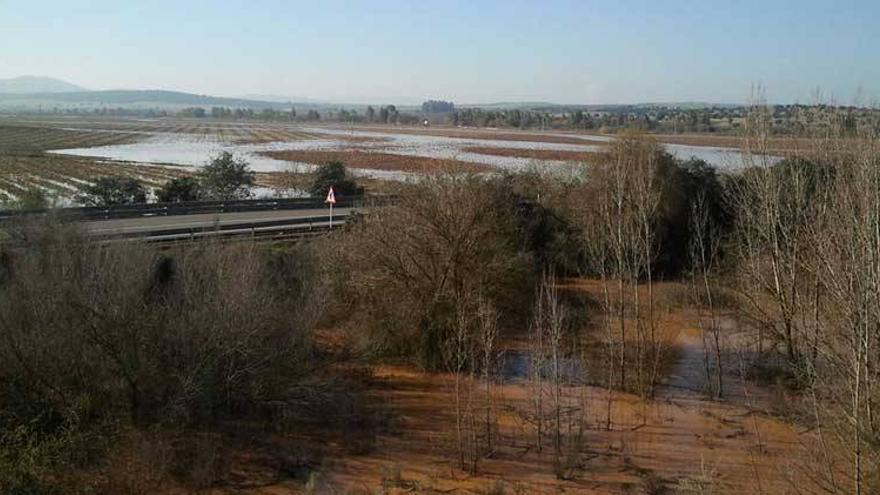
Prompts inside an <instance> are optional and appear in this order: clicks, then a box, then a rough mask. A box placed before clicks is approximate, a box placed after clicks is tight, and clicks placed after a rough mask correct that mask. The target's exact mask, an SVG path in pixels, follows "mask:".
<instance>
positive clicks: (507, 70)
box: [0, 0, 880, 103]
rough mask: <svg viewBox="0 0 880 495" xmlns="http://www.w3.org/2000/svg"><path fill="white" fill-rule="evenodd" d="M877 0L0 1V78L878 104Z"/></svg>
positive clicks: (233, 91) (406, 93)
mask: <svg viewBox="0 0 880 495" xmlns="http://www.w3.org/2000/svg"><path fill="white" fill-rule="evenodd" d="M878 20H880V0H740V1H735V0H728V1H725V0H692V1H684V0H629V1H628V0H619V1H609V0H604V1H593V0H533V1H518V0H463V1H459V0H442V1H440V0H411V1H391V0H385V1H378V0H375V1H342V0H336V1H334V0H309V1H285V0H250V1H243V0H241V1H238V0H225V1H219V0H217V1H210V2H209V1H190V0H176V1H165V0H156V1H151V0H139V1H128V0H92V1H77V0H58V1H40V0H0V78H4V77H14V76H18V75H45V76H53V77H59V78H62V79H66V80H69V81H70V82H73V83H76V84H80V85H83V86H86V87H88V88H91V89H110V88H126V89H127V88H149V89H154V88H161V89H174V90H182V91H191V92H197V93H207V94H215V95H245V94H277V95H287V96H300V97H309V98H316V99H323V100H333V101H346V102H374V103H382V102H391V103H406V102H416V101H421V100H422V99H425V98H445V99H452V100H454V101H456V102H459V103H469V102H470V103H475V102H484V103H485V102H495V101H514V100H516V101H522V100H528V101H536V100H540V101H555V102H560V103H635V102H649V101H650V102H654V101H709V102H743V101H744V100H745V99H747V97H748V95H749V92H750V87H751V86H752V84H753V83H760V84H761V85H763V86H764V87H765V88H766V93H767V98H768V100H770V101H773V102H794V101H799V102H810V101H812V95H813V94H814V92H815V89H816V88H817V87H818V88H821V90H822V92H823V94H824V95H825V97H833V98H834V99H835V100H837V101H838V102H842V103H850V102H853V101H854V99H855V98H856V97H857V94H859V92H861V95H862V98H861V99H862V103H871V102H872V101H874V100H876V99H878V98H880V30H878V24H877V23H878Z"/></svg>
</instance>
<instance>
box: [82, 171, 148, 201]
mask: <svg viewBox="0 0 880 495" xmlns="http://www.w3.org/2000/svg"><path fill="white" fill-rule="evenodd" d="M78 199H79V201H81V202H82V203H83V204H85V205H90V206H111V205H125V204H132V203H145V202H146V201H147V191H146V189H144V186H143V185H141V183H140V182H138V181H137V180H136V179H133V178H131V177H118V176H110V177H99V178H98V179H95V182H94V183H92V184H88V185H86V186H83V187H82V189H81V191H80V195H79V196H78Z"/></svg>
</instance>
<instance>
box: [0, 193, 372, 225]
mask: <svg viewBox="0 0 880 495" xmlns="http://www.w3.org/2000/svg"><path fill="white" fill-rule="evenodd" d="M376 199H378V198H376ZM364 200H365V198H364V197H363V196H352V197H348V198H339V199H338V201H337V203H336V207H337V208H355V207H359V206H361V205H363V203H364ZM326 207H327V205H326V204H324V202H323V200H321V199H317V198H275V199H246V200H233V201H185V202H180V203H145V204H133V205H113V206H106V207H105V206H85V207H75V208H59V209H58V210H55V212H56V213H58V214H60V215H61V216H65V217H71V218H76V219H79V220H114V219H124V218H140V217H154V216H172V215H197V214H200V213H234V212H247V211H271V210H309V209H322V208H326ZM40 213H45V212H35V211H16V210H3V211H0V221H2V220H9V219H13V218H20V217H22V216H27V215H33V214H40Z"/></svg>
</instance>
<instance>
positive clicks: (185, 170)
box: [0, 116, 789, 204]
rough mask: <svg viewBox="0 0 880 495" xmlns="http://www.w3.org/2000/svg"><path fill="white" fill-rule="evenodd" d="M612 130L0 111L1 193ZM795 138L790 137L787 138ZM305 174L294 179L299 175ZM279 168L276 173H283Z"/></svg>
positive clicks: (531, 163)
mask: <svg viewBox="0 0 880 495" xmlns="http://www.w3.org/2000/svg"><path fill="white" fill-rule="evenodd" d="M609 139H610V137H609V136H602V135H587V134H575V133H570V132H568V133H565V132H528V131H515V130H504V131H496V130H487V129H469V128H421V127H400V126H341V125H323V124H322V125H315V124H311V125H304V124H299V123H278V122H260V121H226V120H217V119H179V118H174V119H171V118H161V119H159V118H154V119H147V118H115V117H114V118H102V117H97V116H96V117H57V116H56V117H39V116H31V117H21V118H13V117H0V198H6V199H14V198H15V197H16V196H17V193H20V192H21V191H22V190H23V189H26V188H28V187H31V186H36V187H39V188H42V189H44V190H45V191H47V192H49V193H50V194H52V195H54V196H58V197H59V198H61V202H62V203H65V204H67V203H70V202H71V201H72V200H73V198H74V197H75V192H76V190H77V187H78V186H80V185H83V184H87V183H88V182H89V181H90V180H93V179H94V178H96V177H100V176H102V175H124V176H131V177H135V178H137V179H139V180H141V181H142V182H143V183H144V184H145V186H147V187H148V188H154V187H156V186H157V185H159V184H161V183H162V182H163V181H164V180H166V179H167V178H169V177H176V176H179V175H186V174H190V173H193V172H194V171H195V170H197V168H198V167H200V166H202V165H204V164H205V163H206V162H207V161H208V160H209V158H210V157H212V156H216V155H217V154H218V153H220V152H224V151H228V152H231V153H233V154H234V155H236V156H238V157H240V158H243V159H244V160H246V161H247V162H248V163H249V164H250V166H251V168H252V169H253V170H254V171H256V172H258V173H259V185H260V187H261V188H263V189H262V192H261V194H272V191H273V190H277V184H282V183H283V184H288V183H298V184H302V183H304V181H305V180H306V179H305V177H306V174H309V173H310V172H311V171H313V170H314V169H315V167H316V166H319V165H321V164H323V163H326V162H328V161H332V160H339V161H342V162H343V163H345V164H346V166H347V167H348V169H349V170H350V171H351V173H352V174H353V175H354V176H356V177H359V178H360V179H361V180H362V181H369V182H371V183H374V184H378V183H381V182H384V181H408V180H411V179H412V178H413V177H415V176H418V175H419V174H422V173H433V172H438V171H445V172H457V173H461V172H467V173H492V172H493V171H495V170H513V171H515V170H524V169H547V170H554V169H556V168H558V167H559V166H560V165H562V164H566V163H571V162H577V163H583V162H587V163H588V162H590V161H593V160H595V159H596V157H597V154H598V153H600V152H601V151H602V150H603V148H604V145H605V143H607V141H608V140H609ZM659 139H660V140H661V141H663V142H665V143H666V147H667V149H668V150H669V151H670V152H671V153H673V154H674V155H676V156H679V157H681V158H687V157H690V156H696V157H698V158H702V159H705V160H706V161H707V162H709V163H711V164H714V165H717V166H720V167H728V166H736V164H737V163H738V162H739V161H741V160H740V159H739V154H738V151H737V150H736V149H735V148H736V146H737V141H736V140H735V138H729V137H725V138H717V139H709V138H706V137H699V136H698V137H694V136H690V137H689V136H659ZM782 144H789V143H781V144H780V148H781V147H782V146H781V145H782ZM297 174H299V175H301V176H303V177H301V178H299V179H296V178H294V176H295V175H297ZM276 175H278V177H276Z"/></svg>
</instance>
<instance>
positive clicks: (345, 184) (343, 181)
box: [309, 160, 361, 198]
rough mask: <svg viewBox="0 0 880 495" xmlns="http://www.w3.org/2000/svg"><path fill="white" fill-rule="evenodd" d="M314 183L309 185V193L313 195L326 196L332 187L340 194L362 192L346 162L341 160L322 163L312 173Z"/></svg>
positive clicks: (348, 194)
mask: <svg viewBox="0 0 880 495" xmlns="http://www.w3.org/2000/svg"><path fill="white" fill-rule="evenodd" d="M312 175H313V179H312V184H311V186H309V194H311V195H312V196H313V197H316V198H318V197H321V198H322V197H324V196H325V195H326V194H327V191H329V190H330V187H331V186H332V187H333V191H334V192H335V193H336V194H337V195H339V196H343V197H344V196H354V195H356V194H359V193H360V192H361V189H360V188H359V187H358V185H357V183H356V182H355V181H354V179H353V178H352V177H351V175H350V174H349V173H348V170H347V169H346V168H345V164H344V163H342V162H341V161H339V160H332V161H329V162H327V163H325V164H324V165H320V166H319V167H318V168H317V169H316V170H315V172H314V173H313V174H312Z"/></svg>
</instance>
